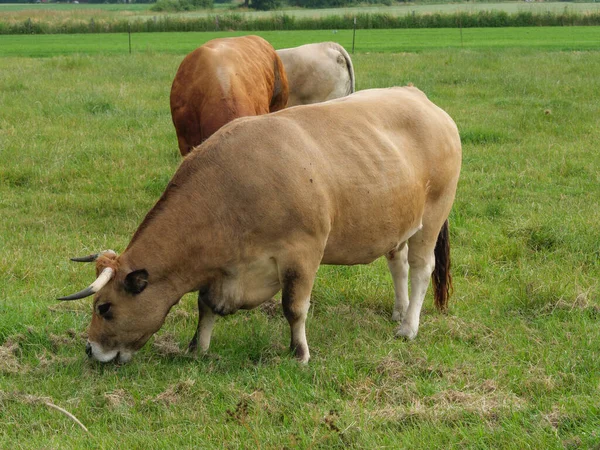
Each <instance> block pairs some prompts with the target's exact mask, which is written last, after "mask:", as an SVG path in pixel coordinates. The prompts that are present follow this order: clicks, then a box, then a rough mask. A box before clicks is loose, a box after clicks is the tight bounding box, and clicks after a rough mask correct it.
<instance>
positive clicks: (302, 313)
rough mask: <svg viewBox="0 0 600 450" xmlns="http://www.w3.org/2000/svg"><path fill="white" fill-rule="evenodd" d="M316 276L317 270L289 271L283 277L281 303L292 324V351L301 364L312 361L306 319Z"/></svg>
mask: <svg viewBox="0 0 600 450" xmlns="http://www.w3.org/2000/svg"><path fill="white" fill-rule="evenodd" d="M315 274H316V269H315V270H314V271H312V270H311V271H308V270H302V269H287V270H286V271H285V272H284V273H283V277H282V284H283V291H282V294H281V303H282V305H283V313H284V315H285V317H286V319H287V320H288V323H289V324H290V331H291V341H290V350H291V351H292V352H293V353H294V355H295V356H296V358H297V359H298V360H299V361H300V362H301V363H307V362H308V360H309V359H310V352H309V350H308V343H307V341H306V317H307V315H308V309H309V307H310V293H311V291H312V287H313V283H314V280H315Z"/></svg>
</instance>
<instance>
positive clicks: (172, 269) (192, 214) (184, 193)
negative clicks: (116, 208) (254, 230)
mask: <svg viewBox="0 0 600 450" xmlns="http://www.w3.org/2000/svg"><path fill="white" fill-rule="evenodd" d="M193 184H194V183H192V182H191V180H190V179H187V180H186V179H182V177H174V178H173V180H172V181H171V182H170V183H169V186H168V187H167V189H166V190H165V192H164V193H163V195H162V196H161V198H160V199H159V200H158V202H157V203H156V205H155V206H154V208H152V210H150V212H148V214H147V215H146V217H145V219H144V220H143V222H142V223H141V224H140V226H139V227H138V229H137V231H136V232H135V234H134V236H133V238H132V239H131V242H130V243H129V246H128V247H127V249H126V250H125V252H124V253H123V255H122V257H121V259H122V260H124V261H127V265H128V266H129V267H130V268H131V269H132V270H135V269H142V268H143V269H146V270H147V271H148V272H149V273H150V274H151V276H153V275H154V276H156V277H158V278H171V279H177V280H180V281H181V283H178V284H183V285H184V287H182V289H183V290H186V289H187V290H193V289H195V288H196V287H197V286H196V285H197V284H198V282H199V280H202V279H203V278H204V277H206V276H208V274H210V273H212V272H214V271H218V270H220V269H221V268H222V267H224V266H226V265H227V261H226V259H227V258H229V257H230V256H231V255H224V254H223V252H222V246H220V245H219V243H222V242H224V240H226V241H228V242H231V241H232V240H233V239H232V237H231V233H230V232H229V231H228V230H227V229H226V228H224V227H223V226H222V221H220V220H219V219H218V217H216V216H215V214H214V212H212V211H211V210H210V208H209V206H210V201H208V200H206V199H205V196H206V195H202V194H201V193H200V192H202V190H199V189H197V188H198V187H197V186H195V188H196V189H193V187H194V186H191V185H193ZM190 192H192V194H190Z"/></svg>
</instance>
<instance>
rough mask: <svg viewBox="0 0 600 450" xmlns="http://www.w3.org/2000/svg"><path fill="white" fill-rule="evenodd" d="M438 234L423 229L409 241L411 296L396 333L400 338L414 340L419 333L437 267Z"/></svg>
mask: <svg viewBox="0 0 600 450" xmlns="http://www.w3.org/2000/svg"><path fill="white" fill-rule="evenodd" d="M438 231H439V230H438ZM437 234H438V232H435V233H434V232H432V231H431V230H430V229H426V228H423V229H422V230H421V231H419V232H417V233H416V234H415V235H414V236H412V237H411V238H410V239H409V242H408V265H409V267H410V272H409V274H410V296H409V302H408V308H407V310H406V314H405V315H404V317H403V318H402V322H401V323H400V327H399V328H398V330H397V332H396V336H398V337H403V338H406V339H414V338H415V337H416V336H417V332H418V331H419V319H420V315H421V308H422V306H423V301H424V299H425V294H426V293H427V288H428V287H429V279H430V277H431V274H432V273H433V269H434V267H435V256H434V248H435V244H436V240H437Z"/></svg>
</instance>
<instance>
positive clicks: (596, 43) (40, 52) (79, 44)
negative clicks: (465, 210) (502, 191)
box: [0, 27, 600, 70]
mask: <svg viewBox="0 0 600 450" xmlns="http://www.w3.org/2000/svg"><path fill="white" fill-rule="evenodd" d="M599 30H600V28H599V27H545V28H540V27H523V28H469V29H463V30H459V29H449V28H435V29H426V28H421V29H395V30H357V32H356V35H355V37H354V47H355V51H356V52H358V53H366V52H376V53H401V52H423V51H429V50H437V49H472V50H489V51H496V50H497V51H502V50H505V49H517V48H520V49H523V50H524V51H532V50H535V51H537V50H550V51H565V50H599V49H600V31H599ZM245 34H256V35H259V36H262V37H263V38H265V39H267V40H268V41H269V42H271V44H272V45H273V46H274V47H275V48H278V49H279V48H287V47H294V46H296V45H301V44H306V43H312V42H323V41H335V42H338V43H340V44H341V45H343V46H344V47H345V48H346V49H348V51H349V52H350V51H351V49H352V42H353V33H352V30H335V32H334V31H330V30H317V31H310V32H307V31H257V32H252V33H245V32H241V31H240V32H212V33H211V32H208V33H200V32H183V33H132V34H131V52H132V54H140V53H144V54H146V55H147V56H148V57H152V55H153V54H154V53H161V54H163V53H175V54H179V55H185V54H187V53H189V52H191V51H192V50H194V49H195V48H197V47H198V46H200V45H202V44H204V43H205V42H207V41H209V40H211V39H215V38H219V37H231V36H243V35H245ZM74 54H85V55H125V54H129V36H128V35H127V34H125V33H111V34H52V35H28V36H21V35H0V57H6V56H29V57H48V56H57V55H74ZM174 70H176V68H175V69H174Z"/></svg>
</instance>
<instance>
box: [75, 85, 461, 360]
mask: <svg viewBox="0 0 600 450" xmlns="http://www.w3.org/2000/svg"><path fill="white" fill-rule="evenodd" d="M460 166H461V144H460V137H459V134H458V130H457V128H456V125H455V124H454V122H453V121H452V119H451V118H450V117H449V116H448V115H447V114H446V113H445V112H444V111H442V110H441V109H440V108H438V107H437V106H435V105H434V104H433V103H431V102H430V101H429V100H428V99H427V97H426V96H425V95H424V94H423V93H422V92H421V91H419V90H418V89H416V88H411V87H405V88H390V89H373V90H366V91H361V92H358V93H356V94H353V95H350V96H348V97H344V98H341V99H337V100H331V101H329V102H325V103H317V104H315V105H307V106H298V107H295V108H289V109H285V110H283V111H279V112H277V113H274V114H268V115H264V116H258V117H245V118H241V119H237V120H235V121H233V122H232V123H230V124H228V125H226V126H225V127H223V128H222V129H221V130H220V131H219V132H217V133H216V134H215V135H213V136H212V137H211V138H210V139H208V140H207V141H206V142H204V144H203V145H202V146H200V147H198V148H196V149H195V150H194V151H193V152H192V153H191V154H190V155H189V156H188V157H187V158H185V159H184V160H183V162H182V163H181V166H180V167H179V169H178V170H177V172H176V173H175V175H174V176H173V178H172V179H171V181H170V183H169V185H168V186H167V188H166V190H165V192H164V193H163V195H162V197H161V198H160V200H158V202H157V203H156V205H155V206H154V208H153V209H152V210H150V212H149V213H148V214H147V215H146V218H145V219H144V221H143V222H142V224H141V225H140V226H139V228H138V229H137V231H136V233H135V234H134V236H133V238H132V240H131V242H130V243H129V246H128V247H127V249H126V250H125V252H124V253H123V254H122V255H121V256H119V257H117V256H116V255H115V254H114V253H112V252H109V253H105V254H103V255H102V256H101V257H100V258H98V261H97V275H99V277H98V279H97V280H96V281H95V282H94V284H92V285H91V286H90V287H89V288H87V289H85V290H83V291H81V292H80V293H77V294H74V295H72V296H68V297H63V299H65V300H72V299H76V298H81V297H84V296H86V295H90V294H92V293H94V292H96V295H95V298H94V309H93V311H94V312H93V317H92V323H91V325H90V328H89V334H88V336H89V343H88V349H87V351H88V354H89V355H90V356H93V357H94V358H96V359H98V360H100V361H109V360H112V359H117V360H119V361H121V362H125V361H128V360H129V359H130V358H131V356H132V354H133V353H134V352H135V351H136V350H138V349H139V348H141V347H142V346H143V345H144V343H145V342H146V341H147V340H148V338H149V337H150V336H151V335H152V334H153V333H155V332H156V331H157V330H158V329H159V328H160V327H161V326H162V324H163V322H164V320H165V317H166V315H167V313H168V312H169V310H170V309H171V308H172V307H173V306H174V305H175V304H176V303H177V302H178V301H179V299H180V298H181V297H182V296H183V295H184V294H186V293H187V292H191V291H199V296H198V306H199V313H200V319H199V322H198V330H197V332H196V336H194V339H193V340H192V342H191V343H190V348H191V349H195V348H196V346H197V345H198V344H199V346H200V348H201V349H202V350H204V351H205V350H207V349H208V346H209V344H210V337H211V333H212V329H213V325H214V323H215V317H216V315H217V314H218V315H225V314H231V313H233V312H235V311H237V310H238V309H250V308H254V307H256V306H258V305H260V304H261V303H263V302H265V301H267V300H269V299H271V298H272V296H273V295H275V294H276V293H277V292H278V291H279V290H283V292H282V304H283V311H284V314H285V317H286V318H287V320H288V321H289V324H290V327H291V336H292V340H291V347H292V350H294V351H295V353H296V356H297V357H298V359H300V361H302V362H306V361H308V359H309V350H308V345H307V342H306V334H305V321H306V317H307V312H308V308H309V304H310V294H311V290H312V287H313V283H314V280H315V275H316V273H317V269H318V267H319V265H320V264H343V265H352V264H368V263H370V262H371V261H373V260H375V259H376V258H379V257H380V256H384V255H385V256H386V258H387V260H388V266H389V269H390V271H391V273H392V278H393V281H394V286H395V290H396V302H395V306H394V310H393V316H392V318H393V319H395V320H399V321H400V322H401V323H400V327H399V328H398V331H397V333H396V334H397V335H398V336H402V337H405V338H408V339H413V338H414V337H415V336H416V335H417V331H418V327H419V315H420V311H421V306H422V304H423V299H424V298H425V292H426V291H427V288H428V285H429V278H430V276H431V275H432V273H433V280H434V291H435V300H436V305H437V306H438V307H439V308H440V309H445V308H446V305H447V297H448V291H449V288H450V273H449V262H450V260H449V257H450V255H449V250H450V248H449V243H448V222H447V218H448V214H449V213H450V209H451V207H452V203H453V201H454V195H455V192H456V185H457V182H458V177H459V172H460ZM409 267H410V280H411V292H410V297H409V295H408V272H409ZM434 268H435V270H434Z"/></svg>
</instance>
